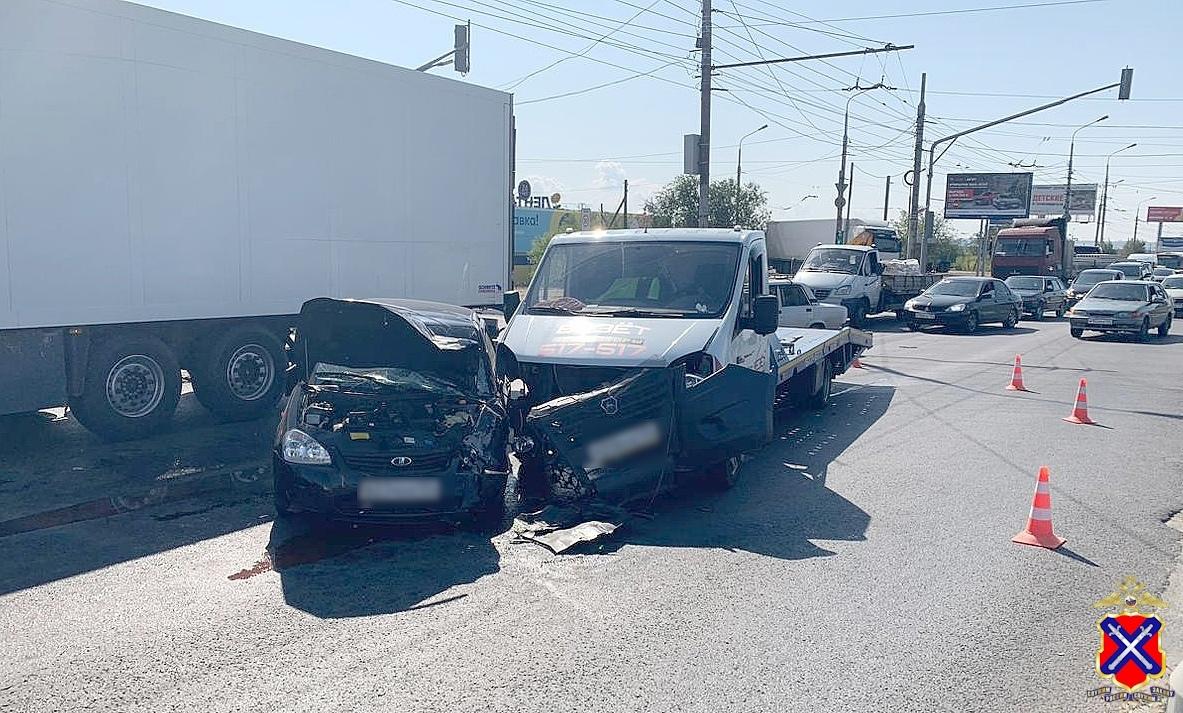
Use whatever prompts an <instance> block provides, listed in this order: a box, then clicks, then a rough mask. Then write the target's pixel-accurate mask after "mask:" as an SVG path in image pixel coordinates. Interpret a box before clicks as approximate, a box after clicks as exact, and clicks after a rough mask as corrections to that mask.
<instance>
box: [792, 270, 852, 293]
mask: <svg viewBox="0 0 1183 713" xmlns="http://www.w3.org/2000/svg"><path fill="white" fill-rule="evenodd" d="M853 279H854V275H851V274H849V273H845V272H815V271H810V270H798V271H797V274H796V275H794V276H793V282H796V283H798V284H801V285H805V286H806V287H808V288H809V289H811V290H812V289H821V290H834V289H837V288H839V287H841V286H842V285H847V284H850V283H851V281H852V280H853Z"/></svg>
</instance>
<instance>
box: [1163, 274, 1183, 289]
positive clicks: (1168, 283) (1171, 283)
mask: <svg viewBox="0 0 1183 713" xmlns="http://www.w3.org/2000/svg"><path fill="white" fill-rule="evenodd" d="M1162 286H1163V287H1165V288H1167V289H1172V290H1183V275H1174V276H1172V277H1168V278H1167V279H1165V280H1163V281H1162Z"/></svg>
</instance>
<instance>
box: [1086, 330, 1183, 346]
mask: <svg viewBox="0 0 1183 713" xmlns="http://www.w3.org/2000/svg"><path fill="white" fill-rule="evenodd" d="M1082 341H1085V342H1126V343H1131V342H1132V343H1134V344H1140V345H1142V346H1147V347H1153V346H1165V345H1170V344H1183V335H1180V334H1168V335H1167V336H1165V337H1160V336H1158V334H1157V333H1155V332H1154V331H1151V332H1150V338H1149V339H1147V340H1146V341H1144V342H1139V341H1138V337H1137V336H1135V335H1132V334H1121V333H1117V332H1102V333H1099V334H1088V333H1086V334H1085V335H1084V337H1083V339H1082Z"/></svg>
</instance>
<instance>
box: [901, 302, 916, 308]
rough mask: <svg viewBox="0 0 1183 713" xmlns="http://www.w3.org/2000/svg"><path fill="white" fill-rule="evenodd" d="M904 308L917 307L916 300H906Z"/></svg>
mask: <svg viewBox="0 0 1183 713" xmlns="http://www.w3.org/2000/svg"><path fill="white" fill-rule="evenodd" d="M904 309H916V300H908V301H907V302H905V303H904Z"/></svg>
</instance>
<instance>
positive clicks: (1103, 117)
mask: <svg viewBox="0 0 1183 713" xmlns="http://www.w3.org/2000/svg"><path fill="white" fill-rule="evenodd" d="M1108 118H1109V115H1108V114H1106V115H1105V116H1102V117H1101V118H1100V119H1097V121H1094V122H1093V123H1094V124H1095V123H1097V122H1098V121H1105V120H1106V119H1108Z"/></svg>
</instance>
